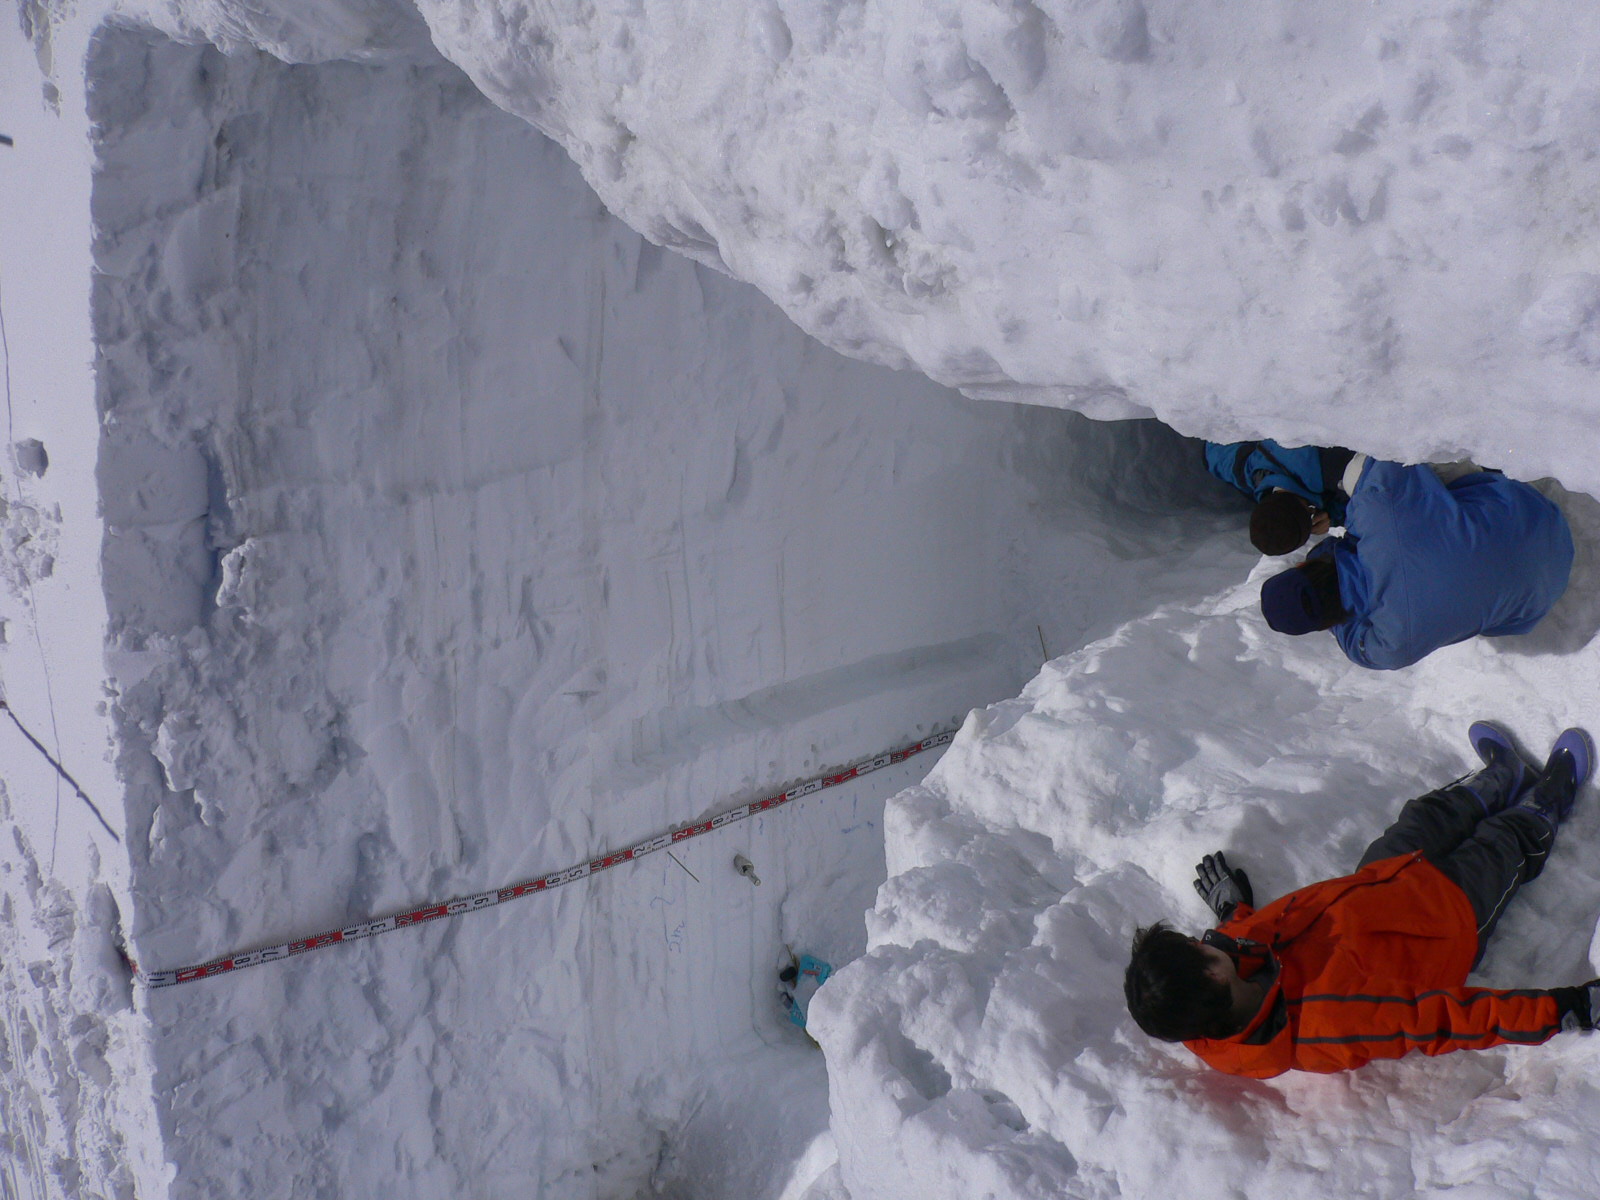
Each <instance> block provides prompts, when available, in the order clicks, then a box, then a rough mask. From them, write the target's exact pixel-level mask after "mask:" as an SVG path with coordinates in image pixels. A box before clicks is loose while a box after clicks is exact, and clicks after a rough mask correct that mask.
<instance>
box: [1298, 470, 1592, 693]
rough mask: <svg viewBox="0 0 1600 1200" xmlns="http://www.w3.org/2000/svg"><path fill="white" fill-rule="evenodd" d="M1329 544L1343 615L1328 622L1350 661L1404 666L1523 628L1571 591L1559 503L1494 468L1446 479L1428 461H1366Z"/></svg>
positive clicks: (1325, 546)
mask: <svg viewBox="0 0 1600 1200" xmlns="http://www.w3.org/2000/svg"><path fill="white" fill-rule="evenodd" d="M1345 528H1346V530H1347V531H1348V533H1347V536H1345V537H1338V538H1329V539H1327V540H1326V541H1325V542H1323V543H1322V545H1320V546H1318V547H1317V548H1316V549H1315V550H1314V551H1312V553H1313V554H1327V555H1332V556H1333V560H1334V562H1335V564H1336V565H1337V567H1338V570H1339V599H1340V601H1341V603H1343V605H1344V608H1345V611H1346V612H1348V613H1350V614H1351V616H1350V619H1349V620H1348V621H1346V622H1344V623H1343V624H1341V625H1336V626H1334V628H1333V634H1334V636H1335V637H1337V638H1338V639H1339V645H1340V647H1341V648H1342V649H1343V650H1344V652H1345V654H1346V655H1347V656H1348V657H1349V659H1350V661H1351V662H1353V663H1356V664H1357V665H1359V666H1363V667H1372V668H1374V669H1375V670H1379V671H1391V670H1394V669H1396V668H1398V667H1408V666H1410V665H1411V664H1412V663H1414V662H1416V661H1417V660H1418V659H1420V658H1423V657H1425V656H1426V655H1428V654H1431V653H1432V652H1433V651H1435V650H1437V649H1438V648H1439V647H1440V646H1448V645H1451V644H1452V643H1454V642H1460V641H1464V640H1466V639H1467V638H1469V637H1472V636H1474V635H1475V634H1480V633H1482V634H1486V635H1488V636H1490V637H1494V636H1498V635H1501V634H1508V633H1527V632H1528V630H1530V629H1532V628H1533V627H1534V626H1535V625H1536V624H1538V622H1539V619H1540V618H1541V617H1543V616H1544V615H1545V613H1547V612H1549V611H1550V607H1551V605H1553V604H1554V603H1555V602H1556V601H1557V600H1558V599H1560V598H1561V593H1562V592H1564V591H1566V588H1567V577H1568V575H1569V574H1570V573H1571V571H1572V532H1571V530H1569V529H1568V528H1567V519H1566V517H1564V516H1563V515H1562V513H1561V510H1560V509H1559V508H1557V507H1556V506H1555V505H1554V504H1552V503H1551V502H1550V501H1549V500H1546V499H1545V498H1544V497H1543V496H1541V495H1540V494H1539V493H1538V492H1536V491H1534V489H1533V488H1531V487H1529V486H1528V485H1527V484H1525V483H1519V482H1518V481H1517V480H1515V479H1507V478H1506V477H1505V476H1504V475H1501V474H1499V473H1498V472H1492V471H1481V472H1478V473H1477V474H1473V475H1463V476H1462V477H1461V478H1460V479H1457V480H1455V481H1454V482H1453V483H1451V484H1450V485H1449V486H1448V487H1446V486H1445V485H1444V484H1443V483H1441V482H1440V481H1439V477H1438V476H1437V475H1435V474H1434V472H1433V470H1432V468H1430V467H1428V466H1427V465H1426V464H1424V465H1421V466H1414V467H1402V466H1401V465H1400V464H1399V463H1392V462H1380V461H1377V460H1374V461H1372V462H1370V463H1368V464H1367V466H1366V468H1365V469H1364V470H1363V471H1362V473H1361V479H1360V481H1359V482H1358V483H1357V484H1356V488H1355V493H1354V494H1353V495H1352V496H1351V497H1350V504H1349V510H1348V512H1347V513H1346V516H1345Z"/></svg>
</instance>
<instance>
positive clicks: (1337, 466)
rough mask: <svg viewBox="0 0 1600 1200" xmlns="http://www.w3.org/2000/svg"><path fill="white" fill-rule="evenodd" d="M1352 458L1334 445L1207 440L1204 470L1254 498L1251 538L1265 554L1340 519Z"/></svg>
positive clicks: (1286, 548) (1297, 543)
mask: <svg viewBox="0 0 1600 1200" xmlns="http://www.w3.org/2000/svg"><path fill="white" fill-rule="evenodd" d="M1351 458H1352V454H1351V452H1350V451H1349V450H1345V449H1342V448H1340V447H1337V446H1333V447H1327V448H1324V447H1321V446H1297V447H1295V448H1294V449H1292V450H1291V449H1288V448H1286V447H1284V446H1280V445H1278V443H1277V442H1274V441H1271V440H1269V439H1265V438H1263V439H1262V440H1261V441H1259V442H1226V443H1224V442H1207V443H1205V461H1206V470H1208V471H1210V472H1211V473H1212V474H1213V475H1215V476H1216V477H1217V478H1218V479H1220V480H1222V482H1223V483H1229V484H1232V485H1233V486H1234V487H1236V488H1238V489H1239V490H1240V491H1241V492H1243V493H1244V494H1245V495H1246V496H1249V497H1250V499H1252V500H1254V501H1255V502H1256V507H1255V511H1254V512H1252V513H1251V514H1250V542H1251V544H1252V545H1254V546H1255V548H1256V549H1257V550H1259V551H1261V553H1263V554H1288V553H1290V552H1291V551H1294V550H1298V549H1299V548H1300V547H1301V546H1303V545H1305V544H1306V539H1308V538H1309V537H1310V536H1311V535H1312V534H1314V533H1327V532H1328V530H1329V529H1330V528H1331V527H1332V526H1335V525H1343V524H1344V510H1345V497H1346V492H1345V491H1344V489H1343V487H1342V486H1341V476H1342V475H1343V473H1344V470H1345V468H1346V466H1347V465H1348V464H1349V462H1350V460H1351Z"/></svg>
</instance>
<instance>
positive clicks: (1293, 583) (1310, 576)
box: [1261, 554, 1350, 634]
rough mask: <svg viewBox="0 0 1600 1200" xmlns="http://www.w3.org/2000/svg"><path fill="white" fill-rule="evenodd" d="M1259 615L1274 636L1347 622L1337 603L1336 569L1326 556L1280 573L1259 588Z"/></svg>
mask: <svg viewBox="0 0 1600 1200" xmlns="http://www.w3.org/2000/svg"><path fill="white" fill-rule="evenodd" d="M1261 615H1262V616H1264V617H1265V618H1266V619H1267V625H1268V627H1269V628H1271V629H1272V630H1274V631H1275V632H1277V633H1288V634H1301V633H1312V632H1314V631H1316V630H1318V629H1332V628H1333V627H1334V626H1335V625H1337V624H1339V623H1340V622H1341V621H1347V620H1349V618H1350V614H1349V613H1347V612H1345V610H1344V605H1343V604H1341V603H1340V601H1339V568H1338V567H1337V566H1335V565H1334V561H1333V559H1332V557H1330V556H1329V555H1325V554H1319V555H1316V556H1315V557H1313V558H1308V559H1306V561H1305V562H1303V563H1300V564H1299V565H1297V566H1293V567H1290V568H1289V569H1288V570H1287V571H1279V572H1278V573H1277V574H1276V575H1274V576H1273V577H1272V578H1271V579H1269V580H1267V581H1266V582H1265V583H1263V584H1262V585H1261Z"/></svg>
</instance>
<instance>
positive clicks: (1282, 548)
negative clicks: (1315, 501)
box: [1250, 492, 1312, 555]
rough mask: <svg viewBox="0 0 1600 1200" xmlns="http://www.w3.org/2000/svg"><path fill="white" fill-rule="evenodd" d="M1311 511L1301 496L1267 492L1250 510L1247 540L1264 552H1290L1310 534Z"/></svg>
mask: <svg viewBox="0 0 1600 1200" xmlns="http://www.w3.org/2000/svg"><path fill="white" fill-rule="evenodd" d="M1311 512H1312V506H1311V504H1310V502H1309V501H1307V500H1306V499H1305V498H1304V497H1302V496H1297V495H1295V494H1294V493H1293V492H1272V493H1269V494H1268V495H1267V496H1266V497H1265V498H1264V499H1263V500H1262V501H1261V503H1260V504H1258V505H1256V507H1255V511H1254V512H1252V513H1251V514H1250V544H1251V545H1253V546H1254V547H1255V548H1256V549H1257V550H1259V551H1261V553H1263V554H1273V555H1277V554H1292V553H1293V552H1294V551H1296V550H1298V549H1300V547H1301V546H1304V545H1305V544H1306V542H1307V540H1308V539H1309V538H1310V537H1311Z"/></svg>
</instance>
